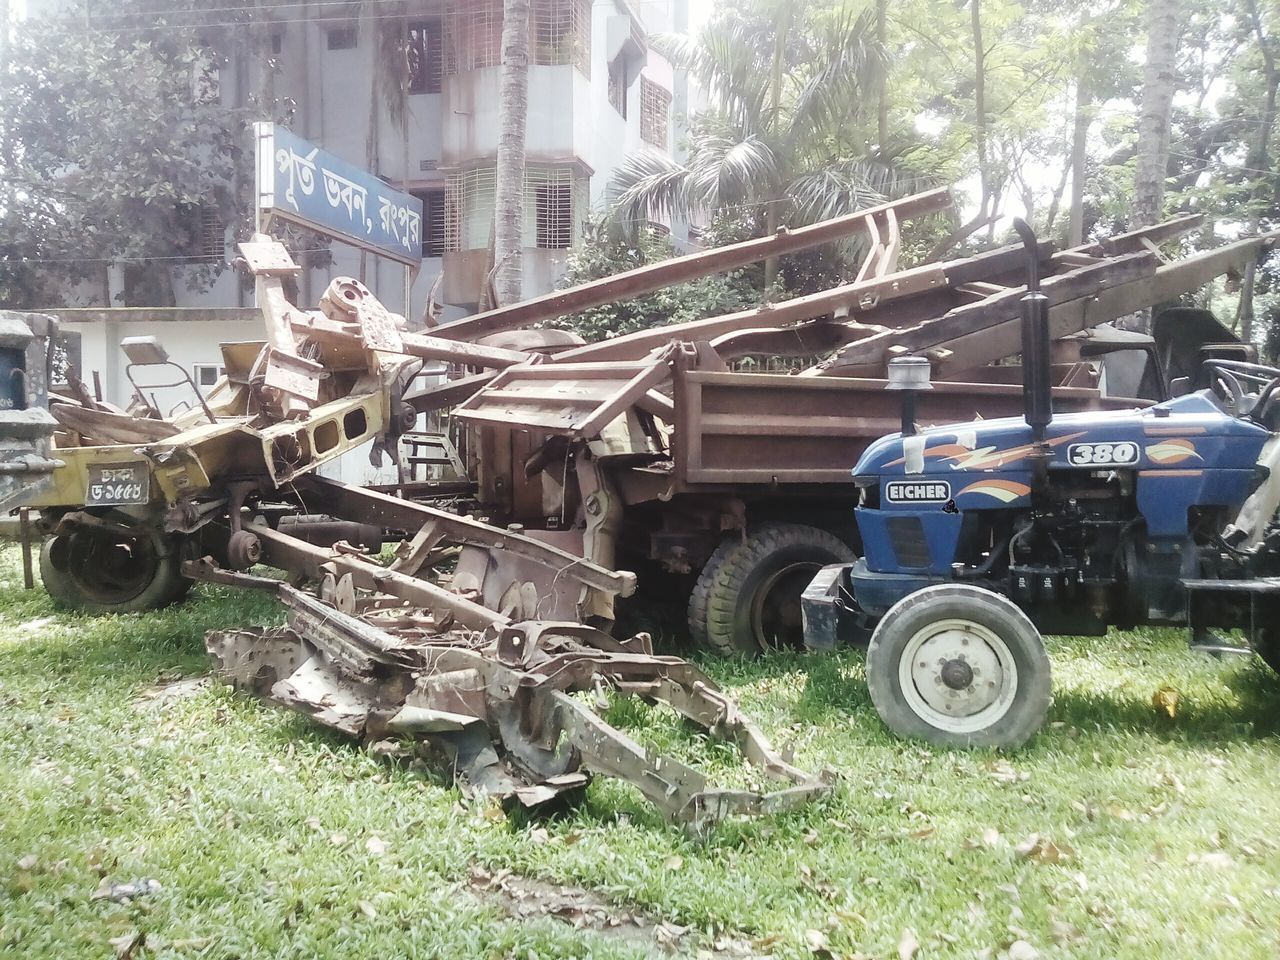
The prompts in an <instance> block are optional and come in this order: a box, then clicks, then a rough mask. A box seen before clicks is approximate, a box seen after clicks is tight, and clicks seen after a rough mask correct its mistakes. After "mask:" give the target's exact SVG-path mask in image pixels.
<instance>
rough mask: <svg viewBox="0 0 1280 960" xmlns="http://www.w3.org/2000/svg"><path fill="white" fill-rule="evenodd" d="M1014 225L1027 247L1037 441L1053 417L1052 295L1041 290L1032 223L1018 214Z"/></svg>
mask: <svg viewBox="0 0 1280 960" xmlns="http://www.w3.org/2000/svg"><path fill="white" fill-rule="evenodd" d="M1013 229H1014V230H1016V231H1017V232H1018V236H1019V237H1020V238H1021V239H1022V245H1023V246H1024V247H1025V248H1026V251H1027V293H1026V295H1025V296H1024V297H1023V298H1022V404H1023V407H1024V416H1025V418H1026V421H1027V425H1028V426H1029V427H1031V433H1032V436H1033V437H1034V439H1035V441H1036V442H1037V443H1043V442H1044V435H1045V434H1044V432H1045V428H1046V427H1047V426H1049V424H1050V423H1051V422H1052V421H1053V384H1052V383H1051V378H1052V372H1051V371H1052V368H1051V365H1050V358H1049V298H1048V297H1046V296H1045V295H1044V294H1043V293H1041V292H1040V249H1039V245H1038V244H1037V243H1036V235H1035V233H1034V232H1033V231H1032V229H1031V226H1030V224H1028V223H1027V221H1025V220H1023V219H1022V218H1021V217H1015V218H1014V221H1013Z"/></svg>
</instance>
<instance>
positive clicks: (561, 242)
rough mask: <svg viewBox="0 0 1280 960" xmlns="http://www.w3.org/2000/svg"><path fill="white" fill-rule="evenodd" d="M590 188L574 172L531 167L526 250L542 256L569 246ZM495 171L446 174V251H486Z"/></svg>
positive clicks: (526, 179)
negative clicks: (528, 249) (533, 250)
mask: <svg viewBox="0 0 1280 960" xmlns="http://www.w3.org/2000/svg"><path fill="white" fill-rule="evenodd" d="M588 185H589V182H588V180H587V178H586V177H584V176H581V175H580V174H579V173H577V172H576V171H575V169H574V168H573V167H557V166H541V165H538V164H529V165H527V166H526V167H525V174H524V245H525V246H526V247H537V248H538V249H542V250H564V249H567V248H569V247H571V246H573V244H574V241H575V239H576V237H577V234H578V224H579V223H580V221H581V220H582V217H583V216H584V215H585V213H586V210H587V187H588ZM495 193H496V184H495V178H494V168H493V167H476V168H473V169H470V170H463V171H460V172H458V173H453V174H450V176H449V180H448V189H447V193H446V196H445V211H444V225H443V232H444V238H445V239H444V248H445V250H447V251H456V250H484V249H486V248H487V247H488V246H489V244H490V242H491V241H492V236H493V217H494V209H495V204H494V196H495Z"/></svg>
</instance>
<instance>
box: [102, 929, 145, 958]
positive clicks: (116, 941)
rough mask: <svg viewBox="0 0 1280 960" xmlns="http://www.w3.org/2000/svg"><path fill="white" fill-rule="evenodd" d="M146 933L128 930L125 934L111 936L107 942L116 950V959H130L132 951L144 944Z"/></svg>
mask: <svg viewBox="0 0 1280 960" xmlns="http://www.w3.org/2000/svg"><path fill="white" fill-rule="evenodd" d="M146 942H147V935H146V934H145V933H143V932H142V931H141V930H130V931H129V932H128V933H126V934H122V935H121V936H118V937H112V938H111V939H110V940H108V941H107V943H109V944H111V948H112V949H113V950H115V952H116V960H131V958H132V957H133V955H134V953H135V952H136V951H138V950H140V949H142V947H143V946H144V945H145V944H146Z"/></svg>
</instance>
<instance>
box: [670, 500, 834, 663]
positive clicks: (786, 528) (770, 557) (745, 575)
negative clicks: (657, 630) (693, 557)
mask: <svg viewBox="0 0 1280 960" xmlns="http://www.w3.org/2000/svg"><path fill="white" fill-rule="evenodd" d="M854 559H856V558H855V556H854V553H853V551H852V550H851V549H849V546H848V544H846V543H845V542H844V541H843V540H840V539H839V538H838V537H835V536H833V535H832V534H830V533H827V532H826V531H825V530H819V529H818V528H817V527H811V526H808V525H806V524H800V523H771V524H765V525H763V526H760V527H757V528H755V529H754V530H752V531H751V532H750V533H748V534H747V536H746V537H744V538H742V539H737V538H732V539H728V540H725V541H724V542H723V543H721V544H720V546H719V547H717V548H716V551H715V553H713V554H712V555H711V559H710V560H708V561H707V565H706V566H705V567H703V568H702V574H701V575H700V576H699V577H698V583H697V586H695V587H694V590H693V595H692V596H691V597H690V598H689V632H690V634H691V635H692V637H693V640H694V642H695V643H696V644H698V645H699V646H701V647H705V648H706V649H708V650H711V651H713V652H715V653H721V654H726V655H727V654H734V653H740V654H746V655H748V656H755V655H756V654H759V653H762V652H764V651H766V650H773V649H778V648H797V649H798V648H800V647H802V646H803V645H804V623H803V621H802V619H801V616H800V594H801V593H803V592H804V588H805V587H807V586H808V585H809V582H810V581H811V580H812V579H813V578H814V575H815V574H816V573H817V572H818V571H819V570H821V569H822V568H823V567H825V566H827V565H828V564H832V563H852V562H853V561H854Z"/></svg>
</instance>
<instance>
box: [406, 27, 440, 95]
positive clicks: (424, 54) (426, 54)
mask: <svg viewBox="0 0 1280 960" xmlns="http://www.w3.org/2000/svg"><path fill="white" fill-rule="evenodd" d="M406 52H407V53H408V55H409V92H410V93H439V92H440V81H441V78H442V77H443V76H444V24H443V23H441V22H440V21H439V20H438V19H436V20H421V21H419V22H417V23H411V24H409V38H408V45H407V50H406Z"/></svg>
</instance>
